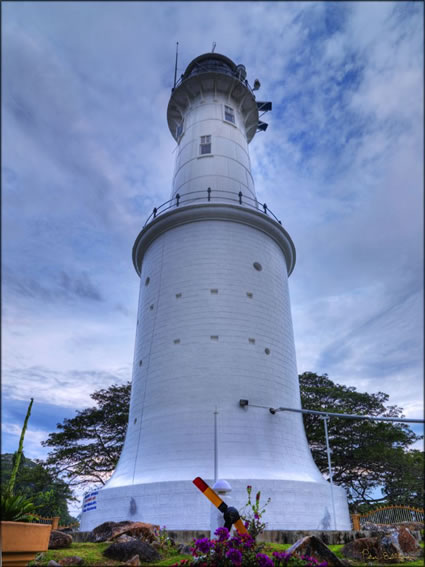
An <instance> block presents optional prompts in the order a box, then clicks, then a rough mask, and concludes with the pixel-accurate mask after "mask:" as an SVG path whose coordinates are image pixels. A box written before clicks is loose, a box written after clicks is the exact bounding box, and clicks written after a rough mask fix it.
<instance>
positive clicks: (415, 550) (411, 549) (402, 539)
mask: <svg viewBox="0 0 425 567" xmlns="http://www.w3.org/2000/svg"><path fill="white" fill-rule="evenodd" d="M398 545H399V546H400V548H401V551H402V552H403V553H404V554H405V555H408V556H418V555H421V553H422V549H421V547H420V545H419V544H418V542H417V541H416V539H415V538H414V537H413V535H412V534H411V533H410V530H408V529H407V528H405V527H404V526H401V527H400V528H399V530H398Z"/></svg>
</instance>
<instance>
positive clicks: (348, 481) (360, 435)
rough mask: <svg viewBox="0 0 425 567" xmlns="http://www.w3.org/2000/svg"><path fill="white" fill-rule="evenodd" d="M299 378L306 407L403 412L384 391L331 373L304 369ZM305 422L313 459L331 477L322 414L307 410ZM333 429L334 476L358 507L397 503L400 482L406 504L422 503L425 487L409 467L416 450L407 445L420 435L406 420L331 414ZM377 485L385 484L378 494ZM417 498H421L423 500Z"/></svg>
mask: <svg viewBox="0 0 425 567" xmlns="http://www.w3.org/2000/svg"><path fill="white" fill-rule="evenodd" d="M299 379H300V389H301V402H302V407H303V408H304V409H311V410H317V411H329V412H335V413H348V414H359V415H372V416H375V417H403V413H402V412H403V410H402V408H399V407H397V406H395V405H394V406H391V405H389V406H387V405H386V404H387V402H388V399H389V396H388V395H387V394H384V393H383V392H378V393H376V394H369V393H361V392H357V390H356V388H354V387H348V386H343V385H341V384H335V383H334V382H332V380H330V379H329V377H328V376H327V374H324V375H323V376H319V375H318V374H314V373H313V372H304V373H303V374H301V375H300V376H299ZM304 425H305V429H306V434H307V439H308V441H309V445H310V449H311V451H312V454H313V458H314V460H315V462H316V464H317V466H318V467H319V469H320V470H321V472H322V473H323V474H324V475H325V476H327V475H328V461H327V453H326V439H325V432H324V426H323V419H321V418H320V416H316V415H313V414H304ZM328 434H329V444H330V447H331V451H332V457H331V460H332V472H333V480H334V482H335V483H336V484H339V485H341V486H344V487H345V488H346V489H347V491H348V497H349V502H350V504H351V505H352V507H353V508H358V507H359V506H360V505H363V507H364V505H369V506H371V505H376V504H378V503H381V504H382V503H387V502H390V503H391V504H394V503H395V502H394V501H393V500H394V497H395V495H396V491H395V487H396V486H401V484H403V485H404V486H405V490H404V491H403V497H402V499H403V502H402V503H403V504H410V505H416V506H423V490H422V493H421V494H418V492H419V493H420V491H418V489H417V488H414V487H413V485H412V482H413V480H414V479H413V478H410V477H408V476H406V473H407V470H406V468H405V467H406V466H408V463H410V461H411V460H412V458H413V457H412V455H413V454H414V453H410V452H408V447H409V445H411V444H412V443H414V442H415V441H417V440H419V439H420V437H419V436H417V435H416V434H415V433H414V432H413V431H412V430H411V429H410V428H409V426H408V425H407V424H404V423H394V422H382V421H366V420H365V421H363V420H361V421H360V420H351V419H344V418H337V417H332V418H331V419H330V420H329V423H328ZM418 453H420V452H419V451H418ZM422 455H423V453H422ZM422 458H423V457H422ZM417 470H418V468H417V467H416V471H417ZM408 478H409V479H410V482H409V480H408ZM419 478H420V477H419ZM422 480H423V471H422ZM414 484H417V482H416V483H414ZM406 485H408V486H406ZM378 487H380V488H381V489H382V495H379V491H378V490H377V489H378ZM377 493H378V494H377ZM418 497H421V498H422V500H421V501H420V503H419V499H418ZM397 500H398V501H397V503H401V502H400V499H399V498H398V499H397Z"/></svg>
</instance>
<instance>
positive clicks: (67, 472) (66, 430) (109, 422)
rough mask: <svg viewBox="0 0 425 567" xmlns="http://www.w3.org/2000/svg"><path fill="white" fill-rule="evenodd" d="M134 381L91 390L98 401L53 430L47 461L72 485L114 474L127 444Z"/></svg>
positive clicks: (105, 479)
mask: <svg viewBox="0 0 425 567" xmlns="http://www.w3.org/2000/svg"><path fill="white" fill-rule="evenodd" d="M130 392H131V384H130V382H127V383H126V384H123V385H116V384H114V385H113V386H110V387H109V388H106V389H102V390H98V391H96V392H94V393H93V394H91V396H90V397H91V398H92V399H93V400H94V401H95V402H96V405H95V406H93V407H90V408H87V409H85V410H82V411H77V415H76V416H75V417H73V418H70V419H65V420H64V421H63V423H58V424H57V429H58V431H57V432H55V433H50V434H49V437H48V439H47V440H46V441H43V442H42V445H43V446H45V447H51V448H52V451H51V452H50V453H49V455H48V457H47V460H46V464H47V466H48V467H50V468H51V469H54V470H55V472H56V474H58V475H60V476H61V477H63V478H64V479H66V480H67V481H68V483H69V484H70V486H76V485H80V486H85V485H89V484H90V485H91V484H93V483H97V484H98V485H99V484H100V485H103V484H105V482H106V481H107V480H108V478H109V477H110V476H111V474H112V472H113V470H114V468H115V466H116V464H117V462H118V459H119V456H120V454H121V449H122V446H123V444H124V439H125V433H126V430H127V422H128V410H129V406H130Z"/></svg>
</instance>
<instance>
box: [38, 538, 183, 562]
mask: <svg viewBox="0 0 425 567" xmlns="http://www.w3.org/2000/svg"><path fill="white" fill-rule="evenodd" d="M110 545H111V542H104V543H72V544H71V547H68V548H67V549H50V550H49V551H46V552H45V553H43V556H42V558H41V559H39V560H38V561H31V563H29V567H45V566H46V565H47V564H48V563H49V561H51V560H52V559H53V560H54V561H57V562H59V561H60V560H61V559H64V558H65V557H72V556H73V555H77V556H78V557H81V559H83V560H84V566H85V567H117V566H118V565H122V564H123V562H122V561H114V560H113V559H107V558H106V557H105V556H104V555H103V551H104V550H105V549H106V548H107V547H109V546H110ZM160 555H161V556H163V557H164V559H162V560H161V561H159V562H157V563H142V565H143V566H144V567H147V566H149V567H159V566H161V567H167V566H170V565H173V564H174V563H176V562H177V561H180V559H186V558H187V557H188V556H187V555H182V554H180V553H177V552H176V551H167V552H160Z"/></svg>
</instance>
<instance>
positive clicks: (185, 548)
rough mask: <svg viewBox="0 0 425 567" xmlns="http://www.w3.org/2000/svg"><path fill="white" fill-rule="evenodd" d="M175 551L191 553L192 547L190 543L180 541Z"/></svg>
mask: <svg viewBox="0 0 425 567" xmlns="http://www.w3.org/2000/svg"><path fill="white" fill-rule="evenodd" d="M177 551H178V552H179V553H181V554H182V555H191V554H192V548H191V546H190V545H185V544H184V543H180V544H179V545H178V547H177Z"/></svg>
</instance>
